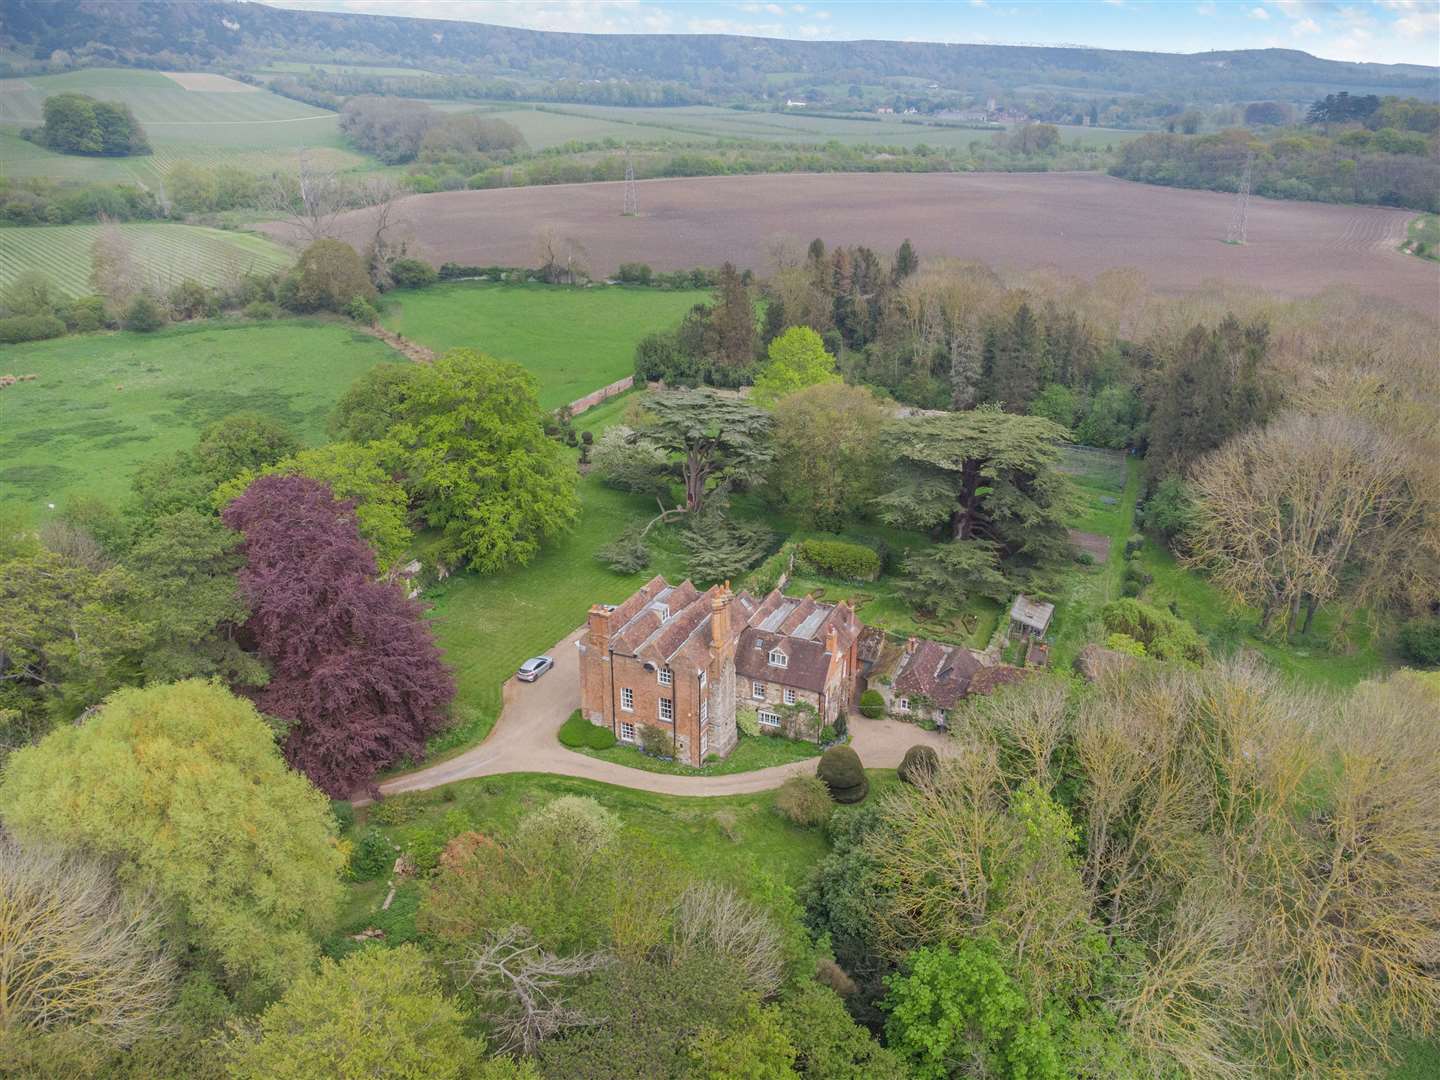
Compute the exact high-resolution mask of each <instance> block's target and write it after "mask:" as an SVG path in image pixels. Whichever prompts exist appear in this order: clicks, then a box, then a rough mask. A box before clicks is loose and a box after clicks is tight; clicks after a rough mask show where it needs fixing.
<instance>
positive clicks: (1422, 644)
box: [1399, 615, 1440, 667]
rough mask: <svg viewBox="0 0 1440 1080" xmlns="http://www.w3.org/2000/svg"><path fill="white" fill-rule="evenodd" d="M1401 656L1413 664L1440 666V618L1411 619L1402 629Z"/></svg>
mask: <svg viewBox="0 0 1440 1080" xmlns="http://www.w3.org/2000/svg"><path fill="white" fill-rule="evenodd" d="M1399 644H1400V655H1401V656H1403V657H1405V659H1406V660H1408V661H1410V662H1411V663H1412V664H1419V665H1420V666H1421V667H1435V666H1436V665H1437V664H1440V617H1437V616H1434V615H1432V616H1431V617H1430V618H1428V619H1423V618H1422V619H1411V620H1410V621H1409V622H1407V623H1406V624H1405V625H1404V626H1402V627H1401V628H1400V642H1399Z"/></svg>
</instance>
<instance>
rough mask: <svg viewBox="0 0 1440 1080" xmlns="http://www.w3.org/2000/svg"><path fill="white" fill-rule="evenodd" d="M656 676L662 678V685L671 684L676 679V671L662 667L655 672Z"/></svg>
mask: <svg viewBox="0 0 1440 1080" xmlns="http://www.w3.org/2000/svg"><path fill="white" fill-rule="evenodd" d="M655 678H657V679H658V680H660V685H661V686H669V685H671V684H672V683H674V681H675V673H674V672H673V671H671V670H670V669H669V668H668V667H662V668H661V669H660V670H659V671H657V672H656V673H655Z"/></svg>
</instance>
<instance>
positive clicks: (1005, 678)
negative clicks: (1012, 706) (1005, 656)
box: [970, 664, 1029, 694]
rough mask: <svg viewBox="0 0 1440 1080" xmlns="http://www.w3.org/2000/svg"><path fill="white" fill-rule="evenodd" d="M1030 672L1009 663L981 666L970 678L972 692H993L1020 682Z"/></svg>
mask: <svg viewBox="0 0 1440 1080" xmlns="http://www.w3.org/2000/svg"><path fill="white" fill-rule="evenodd" d="M1028 674H1029V672H1028V671H1025V670H1024V669H1022V668H1017V667H1011V666H1010V665H1009V664H996V665H994V666H993V667H986V668H981V669H980V670H979V671H977V672H976V673H975V675H974V677H973V678H971V680H970V692H971V693H972V694H993V693H994V692H995V691H996V690H998V689H1000V687H1002V686H1009V685H1011V684H1012V683H1018V682H1019V681H1020V680H1021V679H1023V678H1025V676H1026V675H1028Z"/></svg>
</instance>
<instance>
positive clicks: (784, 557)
mask: <svg viewBox="0 0 1440 1080" xmlns="http://www.w3.org/2000/svg"><path fill="white" fill-rule="evenodd" d="M793 550H794V545H792V544H785V545H783V546H782V547H781V548H780V550H779V551H777V552H775V554H774V555H771V556H770V557H769V558H768V559H766V560H765V561H764V562H762V563H761V564H760V565H759V566H757V567H756V568H755V569H754V570H751V571H750V577H749V579H748V580H747V582H746V584H748V585H749V587H750V590H751V591H752V592H753V593H755V595H757V596H764V595H766V594H767V593H769V592H771V591H772V590H774V589H776V588H778V587H779V585H780V575H781V574H783V573H784V572H785V568H786V567H787V566H789V565H790V554H791V552H792V551H793Z"/></svg>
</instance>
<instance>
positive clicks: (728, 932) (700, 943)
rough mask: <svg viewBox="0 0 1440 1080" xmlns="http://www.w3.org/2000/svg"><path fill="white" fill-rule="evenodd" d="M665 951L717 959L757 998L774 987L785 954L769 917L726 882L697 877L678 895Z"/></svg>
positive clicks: (772, 991) (679, 954)
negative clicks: (736, 973)
mask: <svg viewBox="0 0 1440 1080" xmlns="http://www.w3.org/2000/svg"><path fill="white" fill-rule="evenodd" d="M671 950H672V955H673V956H674V957H676V958H677V959H683V958H684V957H686V956H689V955H692V954H694V953H710V954H712V955H717V956H721V957H723V958H724V959H725V960H726V962H727V963H728V964H729V965H730V966H731V967H733V968H734V969H736V970H738V971H740V972H742V973H743V975H744V979H745V985H746V986H747V987H749V988H750V989H751V990H754V991H755V992H756V993H757V994H759V995H760V996H761V997H770V996H772V995H773V994H775V993H776V992H777V991H778V990H779V989H780V979H781V975H782V974H783V972H784V968H785V956H784V950H783V948H782V946H781V943H780V933H779V931H778V930H777V929H776V928H775V923H774V920H772V919H771V918H770V917H769V916H768V915H767V914H766V913H765V912H764V911H762V910H760V909H759V908H758V907H756V906H755V905H754V904H752V903H750V901H748V900H746V899H745V898H744V897H742V896H741V895H740V894H739V893H737V892H736V891H735V890H734V889H732V888H730V887H729V886H728V885H720V884H716V883H715V882H711V881H697V882H694V883H693V884H691V885H690V887H689V888H687V889H686V890H685V891H684V892H683V893H681V894H680V898H679V900H677V901H676V904H675V919H674V922H673V929H672V930H671Z"/></svg>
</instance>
